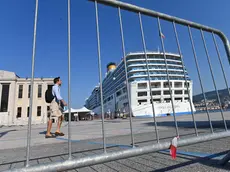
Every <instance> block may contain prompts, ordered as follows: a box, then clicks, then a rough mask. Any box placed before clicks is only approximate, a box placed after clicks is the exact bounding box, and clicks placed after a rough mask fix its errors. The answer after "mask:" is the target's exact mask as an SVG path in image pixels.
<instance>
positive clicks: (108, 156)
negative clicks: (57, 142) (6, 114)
mask: <svg viewBox="0 0 230 172" xmlns="http://www.w3.org/2000/svg"><path fill="white" fill-rule="evenodd" d="M90 1H93V2H94V3H95V12H96V31H97V32H96V33H97V44H98V68H99V80H100V83H102V70H101V68H102V66H101V48H100V28H99V16H98V3H100V4H104V5H107V6H112V7H114V8H117V9H118V16H119V22H120V35H121V45H122V51H123V52H122V55H123V60H124V65H125V78H126V87H127V94H128V104H129V113H130V114H129V120H130V121H129V123H130V136H131V142H132V146H133V147H132V148H131V149H128V150H122V151H118V152H112V153H107V152H106V135H105V131H106V128H105V125H104V105H103V88H102V84H100V96H101V112H102V135H103V149H104V153H103V154H100V155H95V156H89V157H85V158H80V159H73V158H72V156H71V125H70V124H71V123H70V120H71V110H70V107H71V98H70V80H71V79H70V73H71V71H70V55H71V54H70V0H68V64H69V68H68V72H69V73H68V76H69V79H68V81H69V82H68V86H69V87H68V105H69V125H68V146H69V149H68V150H69V159H68V160H66V161H62V162H56V163H50V164H43V165H37V166H30V164H29V162H30V141H31V118H32V106H33V104H32V100H33V94H32V93H33V85H34V84H33V82H34V62H35V48H36V30H37V16H38V2H39V0H36V10H35V20H34V41H33V55H32V79H31V92H30V94H31V95H32V96H31V97H30V115H29V123H28V137H27V154H26V157H27V161H26V167H24V168H22V169H13V170H11V171H28V172H29V171H31V172H32V171H33V172H36V171H44V172H45V171H61V170H68V169H73V168H79V167H85V166H89V165H95V164H99V163H104V162H108V161H112V160H117V159H120V158H128V157H132V156H137V155H141V154H145V153H150V152H154V151H159V150H163V149H168V148H169V146H170V144H171V143H170V142H160V139H159V133H158V126H157V119H156V115H155V114H156V113H155V107H154V103H153V102H154V101H153V98H154V95H153V94H152V88H151V86H150V90H149V91H150V96H151V101H152V112H153V121H154V126H155V133H156V138H157V144H153V145H149V146H144V147H135V138H134V135H133V122H132V113H131V112H132V109H131V106H130V94H131V93H130V88H129V80H128V73H127V64H126V47H125V39H124V32H123V20H122V13H121V10H126V11H130V12H133V13H136V14H138V18H139V24H140V30H141V37H142V45H143V52H144V54H145V62H146V68H147V74H148V83H149V85H151V76H150V72H149V71H150V69H149V65H148V63H149V61H148V56H147V50H146V41H145V33H144V30H143V24H142V16H143V15H145V16H150V17H152V18H156V19H157V24H158V32H159V38H160V42H161V48H162V52H163V56H164V62H165V66H166V74H167V82H168V83H170V77H169V69H168V65H167V59H166V50H165V44H164V39H163V38H162V35H161V34H162V28H161V21H162V20H165V21H168V22H170V23H171V24H172V26H173V29H174V30H173V31H174V36H175V39H176V43H177V49H178V54H179V55H180V57H182V51H181V47H180V41H179V38H178V32H177V25H183V26H184V27H187V29H188V35H189V38H190V43H191V48H192V51H193V57H194V60H195V64H196V70H197V74H198V77H199V82H200V86H201V90H202V95H203V99H204V101H205V102H204V103H205V108H206V112H207V116H208V120H209V125H210V130H211V134H208V135H198V131H197V125H196V119H195V115H194V110H193V106H192V104H193V102H192V100H191V96H192V95H190V91H189V86H188V79H187V77H186V70H185V65H184V61H183V58H181V60H182V66H183V74H184V80H185V83H186V90H187V92H188V98H189V105H190V110H191V114H192V119H193V125H194V130H195V134H196V136H195V137H192V138H186V139H180V140H179V141H178V146H185V145H189V144H195V143H198V142H204V141H209V140H213V139H219V138H224V137H229V136H230V132H229V131H228V128H227V124H226V121H225V116H224V113H223V109H222V106H221V100H220V96H219V92H218V90H217V86H216V80H215V78H214V74H213V69H212V64H211V61H210V56H209V51H208V48H207V45H206V39H205V37H204V32H209V33H211V34H212V38H213V42H214V45H215V48H216V52H217V55H218V60H219V63H220V66H221V70H222V74H223V77H224V81H225V84H226V87H227V88H229V86H228V82H227V77H226V74H225V70H224V67H223V62H222V59H221V55H220V51H219V48H218V44H217V41H216V35H217V36H219V37H220V38H221V40H222V42H223V44H224V47H225V51H226V54H227V57H228V60H229V62H230V44H229V41H228V39H227V38H226V36H225V35H224V34H223V33H222V32H221V31H219V30H217V29H214V28H211V27H207V26H204V25H201V24H197V23H193V22H190V21H187V20H183V19H180V18H176V17H173V16H169V15H166V14H162V13H159V12H155V11H152V10H148V9H145V8H141V7H138V6H134V5H131V4H128V3H123V2H121V1H116V0H90ZM191 28H193V29H197V30H199V31H200V34H201V37H202V41H203V45H204V49H205V53H206V57H207V61H208V67H209V69H210V72H211V76H212V81H213V85H214V88H215V91H216V96H217V99H218V103H219V106H220V112H221V115H222V120H223V122H224V128H225V130H226V131H224V132H218V133H214V131H213V126H212V121H211V118H210V113H209V109H208V107H207V102H206V95H205V92H204V88H203V82H202V79H201V74H200V66H199V64H198V57H197V53H196V49H195V45H194V44H195V43H194V40H193V34H192V30H191ZM168 85H169V92H170V97H171V100H172V101H171V105H172V109H173V117H174V123H175V129H176V135H177V136H179V135H180V134H179V129H178V124H177V118H176V112H175V108H174V101H173V97H172V96H173V95H172V88H171V85H170V84H168ZM228 94H229V96H230V91H229V89H228ZM228 160H229V157H225V159H224V160H223V162H222V163H225V162H227V161H228Z"/></svg>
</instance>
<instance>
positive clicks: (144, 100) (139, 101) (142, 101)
mask: <svg viewBox="0 0 230 172" xmlns="http://www.w3.org/2000/svg"><path fill="white" fill-rule="evenodd" d="M146 102H147V100H146V99H142V100H138V103H139V105H141V103H146Z"/></svg>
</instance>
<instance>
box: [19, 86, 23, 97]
mask: <svg viewBox="0 0 230 172" xmlns="http://www.w3.org/2000/svg"><path fill="white" fill-rule="evenodd" d="M22 94H23V85H19V89H18V98H19V99H21V98H22Z"/></svg>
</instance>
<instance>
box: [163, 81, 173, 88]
mask: <svg viewBox="0 0 230 172" xmlns="http://www.w3.org/2000/svg"><path fill="white" fill-rule="evenodd" d="M170 86H171V87H172V82H170ZM164 88H169V83H168V82H164Z"/></svg>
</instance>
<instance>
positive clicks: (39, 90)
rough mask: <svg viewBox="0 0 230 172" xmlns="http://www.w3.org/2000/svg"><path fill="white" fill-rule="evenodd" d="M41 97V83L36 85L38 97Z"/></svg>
mask: <svg viewBox="0 0 230 172" xmlns="http://www.w3.org/2000/svg"><path fill="white" fill-rule="evenodd" d="M41 97H42V85H38V98H41Z"/></svg>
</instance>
